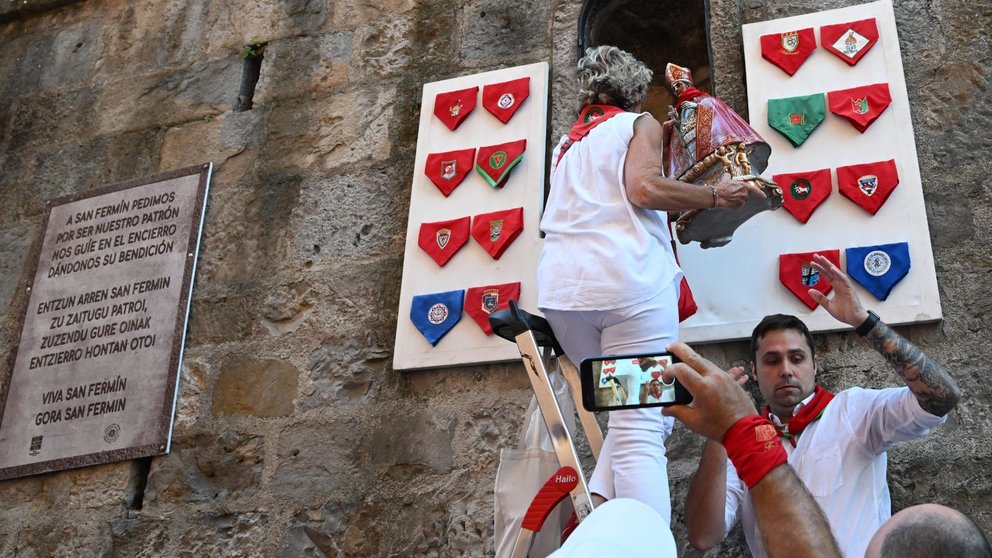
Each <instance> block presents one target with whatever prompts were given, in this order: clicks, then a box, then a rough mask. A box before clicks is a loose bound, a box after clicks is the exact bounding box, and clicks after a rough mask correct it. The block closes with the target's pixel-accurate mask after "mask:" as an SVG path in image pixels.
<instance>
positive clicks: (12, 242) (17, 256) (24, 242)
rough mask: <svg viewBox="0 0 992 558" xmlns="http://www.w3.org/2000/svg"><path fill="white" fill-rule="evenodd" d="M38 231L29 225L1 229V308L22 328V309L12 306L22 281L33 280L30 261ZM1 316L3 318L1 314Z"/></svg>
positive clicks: (13, 225)
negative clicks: (30, 275)
mask: <svg viewBox="0 0 992 558" xmlns="http://www.w3.org/2000/svg"><path fill="white" fill-rule="evenodd" d="M37 235H38V231H37V229H36V228H35V227H34V226H31V224H29V223H23V222H22V223H17V224H13V223H12V224H10V225H8V226H5V227H0V304H2V306H0V308H3V309H4V310H3V312H10V316H11V318H13V319H16V320H17V322H18V323H17V326H18V328H19V327H20V318H21V316H20V313H19V311H20V307H19V305H11V304H7V303H12V302H13V301H14V299H15V295H17V294H18V293H17V289H18V288H19V287H20V286H21V285H22V281H28V280H31V278H30V277H29V276H28V273H29V267H30V265H31V262H29V261H28V257H29V255H30V254H29V252H30V251H31V245H32V244H34V242H35V239H36V238H37ZM0 316H3V314H2V313H0Z"/></svg>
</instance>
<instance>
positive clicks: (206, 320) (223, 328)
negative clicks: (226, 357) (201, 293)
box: [189, 277, 254, 346]
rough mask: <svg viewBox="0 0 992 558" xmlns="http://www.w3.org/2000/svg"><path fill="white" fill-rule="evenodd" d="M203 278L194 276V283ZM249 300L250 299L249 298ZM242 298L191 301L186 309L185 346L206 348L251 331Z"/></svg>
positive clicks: (249, 320)
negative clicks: (187, 312) (195, 279)
mask: <svg viewBox="0 0 992 558" xmlns="http://www.w3.org/2000/svg"><path fill="white" fill-rule="evenodd" d="M205 280H206V279H205V278H203V277H198V282H204V281H205ZM249 300H250V298H249ZM249 300H245V298H243V297H231V298H228V297H226V296H220V297H208V298H197V299H194V300H193V303H192V307H191V309H190V321H189V344H190V346H197V345H206V344H210V343H223V342H226V341H237V340H239V339H245V338H246V337H249V336H250V335H251V334H252V332H253V331H254V324H253V322H252V318H251V314H250V313H249V311H248V309H249V306H248V304H246V303H247V302H248V301H249Z"/></svg>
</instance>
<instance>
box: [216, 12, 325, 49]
mask: <svg viewBox="0 0 992 558" xmlns="http://www.w3.org/2000/svg"><path fill="white" fill-rule="evenodd" d="M209 4H210V10H209V13H208V14H207V15H206V17H205V20H206V21H207V30H206V49H207V52H208V54H209V55H211V56H223V55H224V53H227V52H232V51H235V52H238V51H240V50H241V48H242V46H244V45H247V44H250V43H254V42H260V43H274V42H277V41H279V40H280V39H285V38H288V37H299V36H313V35H315V34H317V32H319V31H320V30H321V29H322V28H323V27H324V24H325V23H326V21H327V19H328V11H329V10H330V9H331V8H332V6H333V4H332V3H328V2H323V1H320V0H259V1H257V2H250V3H244V4H238V5H237V9H232V7H231V5H230V4H224V3H218V2H210V3H209Z"/></svg>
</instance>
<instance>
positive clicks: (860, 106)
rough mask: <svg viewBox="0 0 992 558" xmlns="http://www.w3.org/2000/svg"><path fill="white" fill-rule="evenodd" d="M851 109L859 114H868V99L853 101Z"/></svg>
mask: <svg viewBox="0 0 992 558" xmlns="http://www.w3.org/2000/svg"><path fill="white" fill-rule="evenodd" d="M851 109H852V110H853V111H854V112H856V113H857V114H868V97H864V98H861V99H851Z"/></svg>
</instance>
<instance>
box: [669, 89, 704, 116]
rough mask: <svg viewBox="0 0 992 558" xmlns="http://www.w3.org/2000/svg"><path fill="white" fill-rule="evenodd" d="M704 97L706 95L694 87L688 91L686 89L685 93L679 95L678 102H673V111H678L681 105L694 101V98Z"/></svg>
mask: <svg viewBox="0 0 992 558" xmlns="http://www.w3.org/2000/svg"><path fill="white" fill-rule="evenodd" d="M704 95H706V93H703V92H702V91H700V90H698V89H696V88H695V87H690V88H689V89H686V90H685V91H683V92H682V94H681V95H679V98H678V100H677V101H675V110H679V108H680V107H681V106H682V103H684V102H686V101H688V100H690V99H695V98H696V97H702V96H704Z"/></svg>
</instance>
